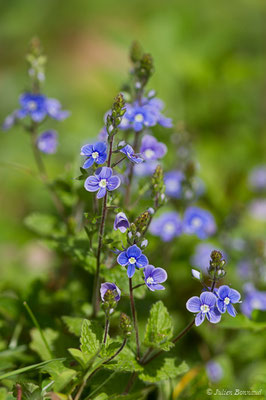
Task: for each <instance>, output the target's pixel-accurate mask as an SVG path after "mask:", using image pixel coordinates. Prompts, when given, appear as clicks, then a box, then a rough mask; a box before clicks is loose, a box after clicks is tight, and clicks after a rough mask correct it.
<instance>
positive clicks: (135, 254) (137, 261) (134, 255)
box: [117, 244, 149, 278]
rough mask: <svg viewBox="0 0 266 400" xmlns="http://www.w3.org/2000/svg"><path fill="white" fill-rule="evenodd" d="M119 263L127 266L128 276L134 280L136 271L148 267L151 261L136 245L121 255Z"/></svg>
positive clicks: (118, 258)
mask: <svg viewBox="0 0 266 400" xmlns="http://www.w3.org/2000/svg"><path fill="white" fill-rule="evenodd" d="M117 262H118V264H120V265H122V266H123V267H126V266H127V275H128V277H129V278H132V276H133V275H134V274H135V269H136V268H144V267H146V265H147V264H148V262H149V261H148V259H147V257H146V256H144V254H142V251H141V250H140V248H139V247H138V246H137V245H136V244H134V245H133V246H130V247H129V248H128V249H127V250H125V251H122V252H121V253H120V254H119V256H118V257H117Z"/></svg>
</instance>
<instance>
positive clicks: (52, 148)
mask: <svg viewBox="0 0 266 400" xmlns="http://www.w3.org/2000/svg"><path fill="white" fill-rule="evenodd" d="M36 143H37V147H38V149H39V150H40V151H42V152H43V153H46V154H54V153H55V152H56V149H57V145H58V140H57V132H56V131H54V130H49V131H45V132H43V133H41V134H40V135H39V136H38V138H37V142H36Z"/></svg>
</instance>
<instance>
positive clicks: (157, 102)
mask: <svg viewBox="0 0 266 400" xmlns="http://www.w3.org/2000/svg"><path fill="white" fill-rule="evenodd" d="M143 104H147V105H149V106H150V107H151V108H152V109H153V110H154V112H155V113H156V115H157V123H158V124H159V125H161V126H163V127H164V128H172V126H173V123H172V119H171V118H167V117H165V116H164V115H163V114H162V113H161V111H162V110H163V108H164V102H163V101H162V100H161V99H158V98H157V97H153V98H151V99H144V101H143Z"/></svg>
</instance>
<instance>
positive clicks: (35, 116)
mask: <svg viewBox="0 0 266 400" xmlns="http://www.w3.org/2000/svg"><path fill="white" fill-rule="evenodd" d="M30 114H31V119H32V120H33V121H35V122H42V121H43V120H44V118H45V117H46V112H45V111H44V110H41V111H34V112H32V113H30Z"/></svg>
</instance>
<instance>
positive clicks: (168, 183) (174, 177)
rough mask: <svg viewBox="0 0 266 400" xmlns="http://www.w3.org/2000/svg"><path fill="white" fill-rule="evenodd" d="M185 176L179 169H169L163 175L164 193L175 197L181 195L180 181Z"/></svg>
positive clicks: (178, 197)
mask: <svg viewBox="0 0 266 400" xmlns="http://www.w3.org/2000/svg"><path fill="white" fill-rule="evenodd" d="M184 180H185V176H184V174H183V172H181V171H169V172H166V174H165V175H164V183H165V194H166V195H167V196H169V197H173V198H175V199H180V198H181V196H182V182H183V181H184Z"/></svg>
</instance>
